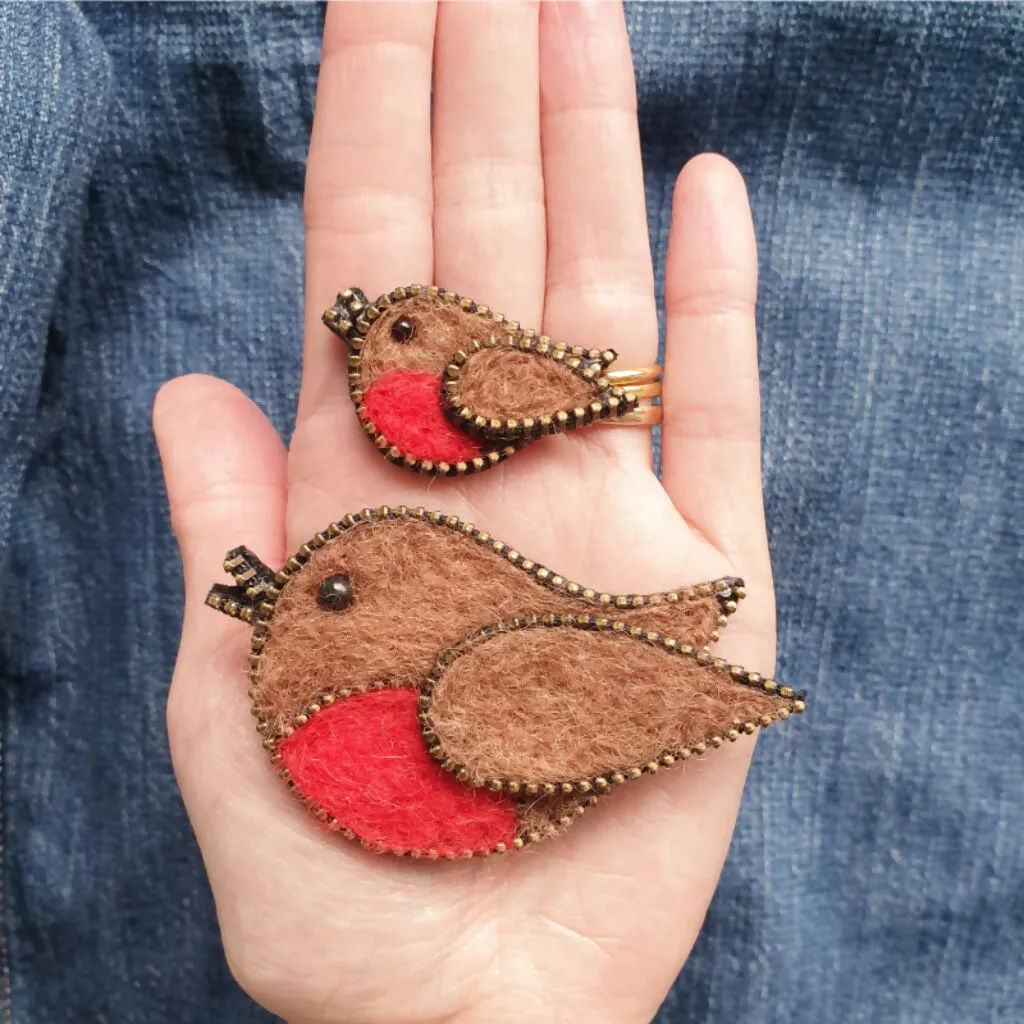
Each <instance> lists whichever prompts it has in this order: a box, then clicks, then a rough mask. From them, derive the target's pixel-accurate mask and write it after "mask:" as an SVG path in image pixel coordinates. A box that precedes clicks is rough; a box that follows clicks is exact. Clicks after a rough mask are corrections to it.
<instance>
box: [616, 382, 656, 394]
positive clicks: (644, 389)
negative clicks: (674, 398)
mask: <svg viewBox="0 0 1024 1024" xmlns="http://www.w3.org/2000/svg"><path fill="white" fill-rule="evenodd" d="M617 386H618V387H621V388H622V390H623V391H625V392H626V394H627V395H636V397H637V398H661V381H660V380H656V381H652V382H651V383H650V384H622V385H617Z"/></svg>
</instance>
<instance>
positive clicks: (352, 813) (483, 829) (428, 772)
mask: <svg viewBox="0 0 1024 1024" xmlns="http://www.w3.org/2000/svg"><path fill="white" fill-rule="evenodd" d="M416 702H417V693H416V691H415V690H411V689H401V690H378V691H376V692H374V693H363V694H359V695H357V696H355V697H349V698H348V699H347V700H343V701H339V702H337V703H336V704H332V705H331V706H330V707H327V708H324V709H323V710H322V711H320V712H319V713H318V714H317V715H316V716H315V717H313V718H311V719H310V720H309V722H308V723H307V724H306V725H304V726H302V727H301V728H299V729H296V730H295V732H294V733H293V734H292V735H291V736H289V737H287V738H285V739H283V740H281V742H280V743H279V744H278V748H277V749H278V752H279V753H280V754H281V758H282V763H283V766H284V767H285V768H287V769H288V771H289V773H290V775H291V779H292V781H293V782H294V784H295V787H296V789H297V790H298V791H299V793H300V794H301V795H302V796H303V797H305V799H306V800H308V801H309V802H310V803H311V804H313V805H314V806H315V807H317V808H319V809H322V810H325V811H326V812H327V813H328V814H329V815H331V816H332V817H334V818H336V819H337V821H338V825H339V826H340V827H342V828H349V829H351V830H352V831H353V832H355V834H356V835H357V836H358V837H359V838H360V839H363V840H365V841H366V842H367V843H369V844H370V845H371V846H374V847H376V848H377V849H378V850H380V851H391V852H405V851H409V850H421V851H435V852H436V853H437V855H439V856H442V857H457V856H461V855H463V854H464V853H465V852H466V851H472V852H473V853H489V852H490V851H492V850H493V849H494V847H495V846H496V845H497V844H498V843H505V844H506V845H510V844H511V843H512V840H513V839H514V837H515V832H516V807H515V803H514V802H513V801H512V800H511V799H510V798H509V797H508V796H507V795H505V794H504V793H492V792H490V791H489V790H485V789H473V788H471V787H469V786H466V785H464V784H463V783H461V782H457V781H456V780H455V778H454V777H453V776H452V775H450V774H448V773H447V772H443V771H442V770H441V767H440V765H438V763H437V762H436V761H434V760H433V758H431V756H430V755H429V754H428V753H427V748H426V745H425V743H424V742H423V737H422V735H421V733H420V728H419V722H418V720H417V717H416Z"/></svg>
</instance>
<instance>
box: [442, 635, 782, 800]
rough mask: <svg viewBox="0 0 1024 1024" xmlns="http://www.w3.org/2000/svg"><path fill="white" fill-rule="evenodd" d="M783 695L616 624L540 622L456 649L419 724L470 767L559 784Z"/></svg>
mask: <svg viewBox="0 0 1024 1024" xmlns="http://www.w3.org/2000/svg"><path fill="white" fill-rule="evenodd" d="M786 704H787V702H786V701H784V700H782V699H780V698H778V697H773V696H770V695H768V694H767V693H764V692H763V691H758V690H755V689H752V688H750V687H747V686H743V685H740V684H737V682H736V681H735V680H733V679H731V678H730V676H729V674H728V672H723V671H719V670H716V669H714V668H712V667H711V666H709V665H702V664H699V663H698V662H697V661H696V660H694V659H693V658H691V657H686V656H682V655H680V654H677V653H670V652H668V651H666V650H665V649H663V648H661V647H658V646H653V645H651V644H648V643H646V642H644V641H643V640H641V639H638V638H635V637H632V636H630V635H629V634H628V633H625V632H615V631H613V630H604V631H589V630H583V629H578V628H569V627H538V628H528V629H519V630H516V631H514V632H506V633H497V634H496V635H494V636H491V637H488V638H486V639H484V640H482V641H478V642H477V643H475V644H473V645H472V646H470V647H469V648H468V649H467V650H465V651H464V652H463V653H461V654H460V656H459V657H457V658H456V659H455V660H454V662H453V664H451V665H450V666H449V667H448V668H447V669H445V670H444V672H443V673H442V675H441V676H440V679H439V680H438V681H437V682H435V683H434V686H433V699H432V703H431V705H430V709H429V712H428V713H427V716H426V717H427V719H428V721H427V722H425V723H424V724H425V725H429V728H430V729H432V731H433V732H434V733H435V734H436V736H437V742H438V743H440V745H441V749H442V751H443V754H444V756H445V757H447V758H451V759H452V760H453V761H454V762H455V763H456V765H458V766H459V767H464V768H466V769H468V771H469V773H470V777H471V778H475V779H479V780H487V779H513V780H517V781H520V782H523V783H541V784H543V783H556V784H560V783H563V782H566V781H575V780H579V779H591V778H594V777H597V776H604V777H607V776H608V775H610V774H611V773H613V772H615V771H626V770H628V769H630V768H639V767H642V766H643V765H646V764H648V763H649V762H652V761H657V760H658V759H659V758H660V757H662V756H663V755H665V754H676V753H678V752H680V751H681V750H683V749H686V750H688V751H689V750H692V748H693V747H694V746H696V745H697V744H699V743H707V742H709V741H710V740H711V738H712V737H713V736H719V737H721V736H723V735H725V734H726V733H727V732H728V730H729V729H731V728H733V727H736V726H738V727H739V728H742V727H743V725H744V723H746V722H751V723H754V724H757V723H759V722H760V720H761V719H762V717H763V716H767V718H769V719H772V720H774V719H775V717H776V716H777V715H778V713H779V712H780V711H782V710H783V707H784V706H785V705H786ZM786 713H787V714H788V711H787V712H786Z"/></svg>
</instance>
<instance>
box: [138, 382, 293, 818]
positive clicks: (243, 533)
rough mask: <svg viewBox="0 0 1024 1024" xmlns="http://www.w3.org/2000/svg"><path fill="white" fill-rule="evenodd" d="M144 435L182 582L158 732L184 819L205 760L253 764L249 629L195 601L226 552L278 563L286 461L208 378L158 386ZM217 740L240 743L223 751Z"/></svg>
mask: <svg viewBox="0 0 1024 1024" xmlns="http://www.w3.org/2000/svg"><path fill="white" fill-rule="evenodd" d="M153 430H154V433H155V434H156V440H157V445H158V447H159V449H160V458H161V461H162V463H163V470H164V479H165V481H166V484H167V495H168V498H169V500H170V506H171V523H172V525H173V527H174V532H175V534H176V536H177V538H178V546H179V547H180V549H181V560H182V566H183V569H184V574H185V621H184V625H183V627H182V636H181V645H180V647H179V650H178V661H177V665H176V666H175V670H174V679H173V681H172V683H171V690H170V695H169V698H168V705H167V727H168V735H169V739H170V744H171V755H172V758H173V760H174V766H175V771H176V773H177V775H178V781H179V784H180V785H181V788H182V792H183V795H184V796H185V801H186V804H188V805H189V812H190V814H194V811H195V801H196V799H199V800H200V802H201V793H202V791H203V789H204V787H203V783H202V779H203V778H204V777H205V778H206V779H207V780H209V779H210V778H216V777H217V776H216V775H213V776H211V775H210V774H209V773H210V772H211V771H216V769H217V767H218V766H216V765H214V764H211V763H210V758H211V757H214V758H221V757H230V756H231V755H232V754H234V755H236V756H237V755H241V758H240V759H241V760H242V761H248V760H249V759H250V757H253V758H258V757H261V756H262V751H261V750H260V749H259V742H258V740H257V739H256V735H255V732H254V730H252V728H251V724H250V720H249V716H248V713H247V707H246V700H245V693H246V690H247V680H246V676H245V664H246V659H245V652H246V650H247V649H248V641H249V635H250V630H249V629H247V628H245V627H244V626H243V625H242V623H239V622H236V621H233V620H231V619H229V618H228V617H227V616H225V615H219V614H217V613H216V612H215V611H213V610H212V609H210V608H208V607H206V604H205V598H206V594H207V591H208V590H209V588H210V585H211V584H212V583H215V582H231V581H230V579H229V578H228V577H226V576H224V575H223V569H222V564H223V559H224V553H225V552H226V551H227V550H228V549H230V548H232V547H235V546H237V545H239V544H243V543H244V544H245V545H246V546H248V547H250V548H251V549H252V550H253V551H255V552H256V553H257V554H258V555H259V556H260V557H261V558H263V559H264V560H265V561H266V562H267V563H268V564H269V565H272V566H278V565H280V564H281V562H282V560H283V552H284V513H285V501H286V483H285V480H286V458H287V456H286V453H285V449H284V445H283V444H282V443H281V439H280V438H279V437H278V436H277V434H276V433H275V431H274V428H273V427H272V426H271V424H270V422H269V421H268V420H267V418H266V417H265V416H264V415H263V413H262V412H261V411H260V410H259V408H257V406H256V405H255V404H254V403H253V402H252V401H250V399H248V398H247V397H246V396H245V395H243V394H242V392H241V391H239V390H238V389H237V388H235V387H232V386H231V385H230V384H227V383H225V382H224V381H221V380H217V379H216V378H214V377H205V376H201V375H192V376H187V377H179V378H177V379H176V380H172V381H170V382H169V383H168V384H165V385H164V386H163V388H161V390H160V392H159V394H158V395H157V397H156V402H155V403H154V406H153ZM236 726H237V728H236ZM212 728H216V729H218V730H219V739H218V742H217V743H216V744H211V743H210V742H208V740H209V739H210V730H211V729H212ZM226 736H235V737H240V738H242V737H244V738H245V739H244V740H241V739H240V742H245V740H248V741H249V742H245V746H244V748H239V749H236V750H234V751H231V750H228V749H226V746H225V743H226V741H225V737H226ZM227 746H230V743H228V744H227ZM193 782H194V783H195V784H196V785H195V786H194V787H193V785H192V783H193Z"/></svg>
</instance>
